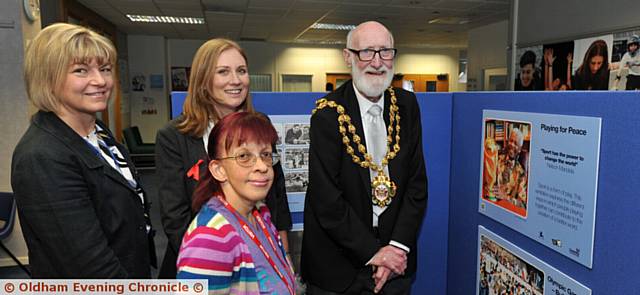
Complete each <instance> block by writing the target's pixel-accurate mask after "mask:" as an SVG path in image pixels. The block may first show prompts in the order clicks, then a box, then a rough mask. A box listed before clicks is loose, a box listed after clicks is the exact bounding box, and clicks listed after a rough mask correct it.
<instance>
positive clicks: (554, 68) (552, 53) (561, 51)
mask: <svg viewBox="0 0 640 295" xmlns="http://www.w3.org/2000/svg"><path fill="white" fill-rule="evenodd" d="M573 46H574V42H573V41H569V42H562V43H554V44H545V45H543V46H542V65H541V66H540V68H541V69H542V78H543V82H544V83H543V84H544V89H545V90H551V91H555V90H571V89H572V87H571V75H572V72H571V64H572V62H573Z"/></svg>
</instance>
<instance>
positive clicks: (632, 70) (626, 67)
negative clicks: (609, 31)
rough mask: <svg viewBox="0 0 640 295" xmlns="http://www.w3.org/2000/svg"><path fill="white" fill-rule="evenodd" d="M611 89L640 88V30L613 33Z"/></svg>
mask: <svg viewBox="0 0 640 295" xmlns="http://www.w3.org/2000/svg"><path fill="white" fill-rule="evenodd" d="M612 48H613V49H612V55H611V72H610V76H609V89H610V90H639V89H640V30H635V31H628V32H623V33H618V34H614V35H613V46H612Z"/></svg>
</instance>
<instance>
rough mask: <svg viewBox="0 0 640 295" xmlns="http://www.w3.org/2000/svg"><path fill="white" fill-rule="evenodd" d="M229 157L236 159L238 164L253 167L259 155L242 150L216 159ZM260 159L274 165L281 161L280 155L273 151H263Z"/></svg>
mask: <svg viewBox="0 0 640 295" xmlns="http://www.w3.org/2000/svg"><path fill="white" fill-rule="evenodd" d="M227 159H235V160H236V163H238V165H240V166H242V167H245V168H251V167H253V166H254V165H255V164H256V161H257V160H258V156H257V155H255V154H253V153H250V152H240V153H238V154H236V155H235V156H231V157H224V158H218V159H216V160H227ZM260 159H261V160H262V162H264V163H265V164H266V165H269V166H273V165H275V164H278V162H280V155H278V154H274V153H272V152H261V153H260Z"/></svg>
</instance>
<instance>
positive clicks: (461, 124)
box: [446, 91, 640, 295]
mask: <svg viewBox="0 0 640 295" xmlns="http://www.w3.org/2000/svg"><path fill="white" fill-rule="evenodd" d="M638 109H640V95H639V94H638V93H637V92H604V91H602V92H600V91H591V92H586V91H575V92H544V93H542V92H521V93H514V92H475V93H456V94H454V97H453V115H452V122H453V123H452V134H453V135H452V150H451V187H450V203H449V208H450V212H449V213H450V214H449V240H448V255H449V256H448V275H447V292H446V294H454V295H457V294H460V295H467V294H477V293H475V292H477V288H478V285H477V283H478V281H477V270H476V269H477V266H478V256H477V255H478V236H479V233H478V226H483V227H484V228H486V229H488V230H489V231H491V232H493V233H495V234H496V235H498V236H500V237H501V238H502V239H504V241H506V242H508V243H510V244H513V245H515V246H517V247H518V248H519V249H521V250H522V251H526V252H527V253H529V254H531V255H532V256H534V257H535V258H536V259H539V260H540V261H542V262H544V263H546V264H548V265H550V266H552V267H553V268H555V269H557V270H558V271H560V272H562V273H564V274H566V275H567V276H568V277H571V278H572V279H573V280H575V281H576V282H578V283H579V284H581V285H583V286H585V287H586V288H589V289H591V291H592V292H593V294H634V292H636V291H637V290H638V289H639V288H640V284H639V283H638V281H637V276H638V274H640V255H637V251H638V249H640V234H638V229H637V219H638V216H639V215H638V207H639V205H640V202H639V201H638V197H637V195H638V191H640V167H639V166H640V165H639V164H638V163H640V153H637V152H636V148H637V147H638V146H640V128H638V119H637V117H638V115H637V110H638ZM483 110H496V111H507V112H526V113H537V114H552V115H568V116H584V117H592V118H601V131H600V138H601V144H600V156H599V163H598V172H597V181H598V186H597V195H598V200H597V203H596V204H595V207H596V208H597V210H596V211H597V215H596V216H595V222H594V225H595V229H594V232H595V234H594V239H593V260H592V264H591V266H592V268H591V269H590V268H588V267H586V266H584V265H582V264H580V263H578V262H576V261H575V260H574V259H571V258H569V257H567V256H564V255H563V254H561V253H558V252H556V251H554V250H552V249H550V248H549V247H547V246H545V245H543V244H541V243H539V242H538V241H536V240H534V239H532V238H530V237H527V236H526V235H523V234H522V233H520V232H518V231H516V230H513V229H511V228H510V227H508V226H507V225H505V224H503V223H501V222H499V221H496V220H494V219H493V218H491V217H489V216H486V215H484V214H482V213H480V212H479V210H480V204H481V202H479V201H478V196H479V183H481V177H482V176H481V173H479V171H481V169H482V168H481V165H482V158H481V157H482V156H483V153H481V152H480V151H479V149H478V147H479V146H480V145H481V143H482V142H483V138H482V136H483V128H485V125H484V124H483ZM551 117H553V116H549V118H551ZM505 119H509V118H505ZM515 121H527V120H515ZM566 122H568V121H566ZM525 123H526V122H525ZM532 128H533V127H532ZM536 128H540V126H539V125H538V126H537V127H536ZM566 140H571V139H566ZM536 152H538V151H536ZM539 152H541V151H539ZM556 178H557V180H554V181H558V182H560V183H561V182H562V178H561V176H559V175H556ZM583 184H584V186H590V187H593V186H594V181H593V180H584V181H583ZM492 206H493V205H492ZM494 207H495V206H494ZM472 270H476V271H472ZM561 294H562V293H561Z"/></svg>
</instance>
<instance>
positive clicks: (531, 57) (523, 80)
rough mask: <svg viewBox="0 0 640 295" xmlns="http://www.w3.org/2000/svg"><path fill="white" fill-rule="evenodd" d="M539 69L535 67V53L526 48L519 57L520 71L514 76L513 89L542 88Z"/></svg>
mask: <svg viewBox="0 0 640 295" xmlns="http://www.w3.org/2000/svg"><path fill="white" fill-rule="evenodd" d="M543 89H544V85H543V84H542V77H541V73H540V70H539V69H538V68H537V67H536V54H535V53H533V51H531V50H527V51H525V52H524V54H522V56H521V57H520V73H519V74H518V77H517V78H516V84H515V88H514V90H515V91H531V90H543Z"/></svg>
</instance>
